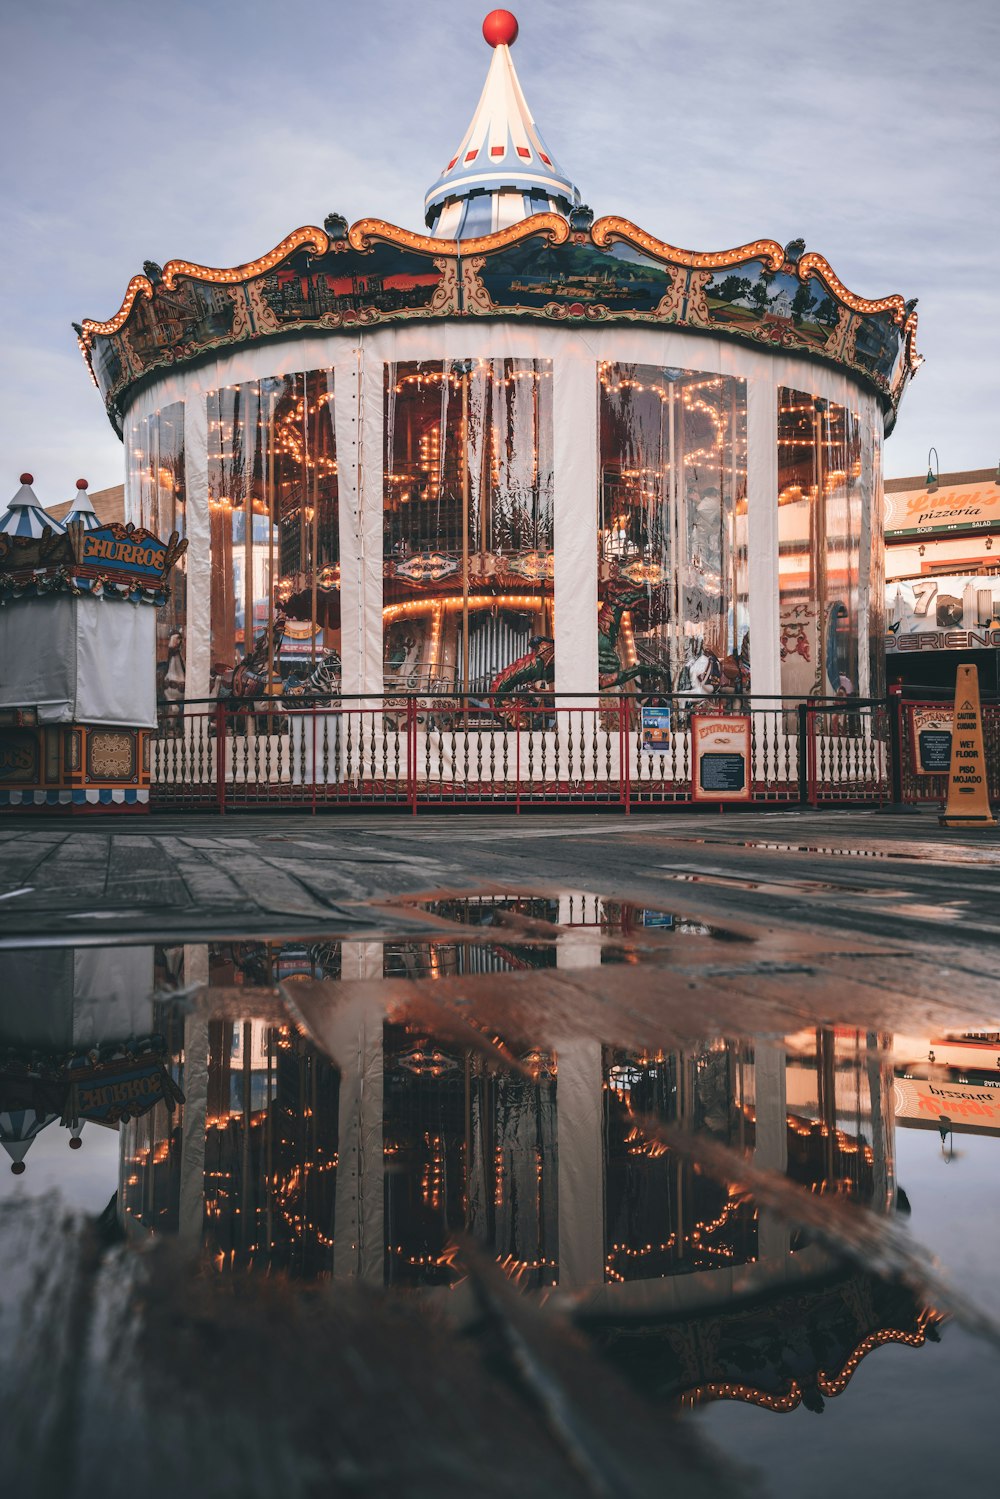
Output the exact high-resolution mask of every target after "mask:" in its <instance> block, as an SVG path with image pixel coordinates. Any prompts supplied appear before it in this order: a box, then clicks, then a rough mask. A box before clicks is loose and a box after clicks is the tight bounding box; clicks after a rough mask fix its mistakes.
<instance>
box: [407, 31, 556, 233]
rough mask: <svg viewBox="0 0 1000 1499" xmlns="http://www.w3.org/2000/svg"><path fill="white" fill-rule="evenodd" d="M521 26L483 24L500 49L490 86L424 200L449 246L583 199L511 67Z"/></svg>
mask: <svg viewBox="0 0 1000 1499" xmlns="http://www.w3.org/2000/svg"><path fill="white" fill-rule="evenodd" d="M517 30H518V28H517V21H516V19H515V18H514V16H512V15H511V13H510V11H507V10H494V11H491V12H490V14H489V15H488V16H487V17H486V20H485V21H484V22H483V35H484V36H485V38H486V40H487V41H488V42H489V44H490V46H491V47H492V48H493V60H492V62H491V63H490V70H489V72H488V73H487V75H486V84H485V86H484V88H483V92H482V95H481V96H480V100H479V103H478V104H477V106H476V110H475V113H474V114H473V116H472V123H471V124H470V125H469V128H468V130H467V131H466V132H465V135H464V136H463V137H462V142H461V145H460V146H459V148H458V150H457V151H456V152H455V153H454V155H453V156H452V158H451V160H450V161H449V162H448V165H447V166H446V167H445V169H444V171H443V172H442V173H441V176H440V177H439V178H438V180H437V181H436V182H435V183H434V185H433V187H432V188H431V189H430V191H429V192H428V194H427V196H426V198H425V200H424V213H425V217H426V221H427V225H428V228H430V230H431V232H432V233H433V234H435V235H437V236H438V237H439V238H441V239H469V238H471V237H473V236H475V235H480V234H490V233H492V232H494V231H495V230H497V229H505V228H506V227H507V226H508V225H509V224H515V223H518V222H519V221H520V220H522V219H526V218H528V217H529V216H530V215H531V214H533V213H551V212H555V213H564V214H565V213H568V212H569V210H570V209H571V208H573V207H575V206H576V204H578V203H579V202H580V193H579V190H578V189H577V188H576V187H575V185H574V184H573V183H572V182H571V181H570V179H569V178H568V177H567V176H566V174H565V172H563V170H562V168H561V167H560V166H559V164H558V162H557V161H556V160H555V157H554V156H553V155H552V153H551V151H550V150H549V148H548V146H547V145H546V144H545V141H544V140H543V139H542V135H541V132H540V131H539V129H538V127H537V125H536V124H535V120H534V116H533V115H532V113H531V110H530V109H529V108H528V101H527V100H526V99H525V97H524V93H523V92H522V89H521V85H520V83H519V82H518V77H517V73H516V72H515V71H514V64H513V62H512V60H511V55H510V48H511V44H512V43H513V42H514V40H515V39H516V37H517Z"/></svg>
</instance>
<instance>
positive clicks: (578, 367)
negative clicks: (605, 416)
mask: <svg viewBox="0 0 1000 1499" xmlns="http://www.w3.org/2000/svg"><path fill="white" fill-rule="evenodd" d="M552 380H553V392H552V407H553V423H554V427H555V433H554V453H553V459H554V470H555V472H554V503H555V528H554V534H555V539H554V546H555V637H556V683H557V685H558V687H559V690H560V691H561V692H596V691H597V484H598V453H597V443H598V432H597V356H596V354H595V353H594V351H593V349H592V348H591V347H590V346H589V344H588V342H587V340H586V339H585V338H582V337H570V336H569V335H566V336H564V337H563V338H562V339H561V340H560V344H559V351H558V353H557V354H556V356H555V358H554V360H553V371H552Z"/></svg>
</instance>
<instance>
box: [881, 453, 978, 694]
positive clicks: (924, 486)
mask: <svg viewBox="0 0 1000 1499" xmlns="http://www.w3.org/2000/svg"><path fill="white" fill-rule="evenodd" d="M885 543H886V548H885V562H886V674H887V677H888V682H889V685H890V686H892V685H893V684H897V683H901V684H902V685H903V687H904V689H905V690H908V691H910V692H911V694H912V693H914V692H917V691H925V692H929V693H930V694H931V695H935V694H937V693H938V692H941V693H942V694H943V695H947V694H948V693H950V692H952V691H953V690H954V685H955V669H956V667H958V666H962V665H972V666H976V667H978V669H979V682H980V688H981V690H982V691H983V692H984V693H987V694H991V695H994V694H997V693H998V692H1000V469H973V470H969V471H965V472H962V473H951V474H940V475H937V474H935V472H934V470H933V469H930V470H929V472H928V475H927V477H926V478H923V477H917V478H911V479H889V480H887V481H886V485H885Z"/></svg>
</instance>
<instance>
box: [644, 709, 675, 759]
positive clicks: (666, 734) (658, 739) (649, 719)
mask: <svg viewBox="0 0 1000 1499" xmlns="http://www.w3.org/2000/svg"><path fill="white" fill-rule="evenodd" d="M639 712H640V714H641V716H642V723H641V725H640V727H641V730H642V736H641V739H642V747H643V749H644V750H645V751H646V752H647V753H648V754H653V755H669V753H670V750H671V739H670V709H669V708H640V710H639Z"/></svg>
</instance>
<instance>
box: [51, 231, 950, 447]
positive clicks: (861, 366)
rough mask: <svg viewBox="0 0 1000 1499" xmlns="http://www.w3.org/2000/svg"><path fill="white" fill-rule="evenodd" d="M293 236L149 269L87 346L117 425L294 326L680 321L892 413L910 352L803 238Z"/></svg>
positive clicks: (882, 303) (890, 303)
mask: <svg viewBox="0 0 1000 1499" xmlns="http://www.w3.org/2000/svg"><path fill="white" fill-rule="evenodd" d="M327 226H328V229H329V230H330V233H327V232H326V231H324V230H321V229H317V228H305V229H298V230H295V232H294V233H293V234H290V235H289V236H288V237H287V238H286V239H285V240H283V241H282V242H281V244H280V245H277V246H276V247H275V248H274V250H272V251H270V253H269V254H268V255H265V256H263V257H262V258H261V259H260V260H257V261H251V262H249V263H247V264H246V265H242V266H235V267H233V268H231V269H226V270H215V269H212V268H210V267H206V266H197V265H192V264H190V263H189V262H187V261H171V262H170V263H169V264H168V265H167V266H166V267H165V268H163V269H161V268H160V267H159V266H156V265H154V264H152V262H147V265H146V273H145V274H144V275H140V276H134V277H133V278H132V281H131V282H130V283H129V287H128V290H127V292H126V296H125V299H124V301H123V302H122V305H121V307H120V308H119V310H118V312H117V313H116V314H115V316H114V317H113V318H111V319H110V320H108V321H107V322H94V321H87V322H85V323H83V324H82V325H78V328H77V331H78V335H79V339H80V346H81V349H82V351H83V353H84V356H85V358H86V359H87V360H88V363H89V364H90V366H91V369H92V371H93V373H94V376H95V379H96V380H97V383H98V386H99V387H100V389H101V392H102V394H103V396H104V398H105V402H106V404H107V406H108V409H109V413H110V414H111V416H112V420H117V417H118V415H119V414H120V411H121V409H122V407H123V406H124V402H125V399H126V397H127V392H128V389H129V387H130V386H131V385H132V384H133V383H134V382H135V381H136V380H138V379H139V378H140V377H141V376H143V375H145V374H148V373H149V372H150V371H151V370H153V369H156V368H158V367H162V366H167V365H171V364H177V363H184V362H186V361H188V360H191V359H193V358H195V357H197V356H198V355H200V354H203V353H205V352H207V351H208V350H211V349H214V348H218V347H223V346H228V345H234V344H241V343H246V342H249V341H251V340H254V339H257V338H261V337H267V336H269V335H273V334H279V333H282V332H284V331H286V330H290V329H301V328H308V327H318V328H331V329H332V328H340V327H349V326H352V325H355V324H365V325H367V324H373V323H382V322H390V323H391V322H396V321H400V320H406V319H410V318H426V317H455V316H463V315H464V316H471V317H490V316H495V317H505V316H510V315H511V314H514V315H517V316H524V317H538V318H543V319H550V318H555V319H560V320H561V319H567V320H570V321H572V320H577V319H579V320H586V321H622V322H636V321H638V322H647V321H648V322H655V323H660V324H663V323H675V324H679V325H681V326H687V327H691V328H705V329H711V330H712V331H714V332H720V333H725V334H728V335H730V336H736V337H742V338H747V339H750V340H752V341H753V342H755V343H761V344H764V345H765V346H771V347H774V346H775V345H776V346H778V347H780V348H788V349H796V350H801V351H803V352H806V353H813V354H816V355H818V356H820V357H822V358H824V359H827V360H830V361H832V362H833V363H835V364H837V365H840V366H841V367H846V368H848V369H850V370H852V371H854V372H855V373H857V374H860V375H861V376H863V377H864V378H866V379H867V380H869V381H870V382H871V383H872V384H873V385H874V386H875V387H876V389H877V390H878V392H879V393H880V395H882V396H883V398H886V399H887V402H888V406H889V410H888V414H889V416H890V418H891V417H892V416H893V415H894V411H895V408H896V406H897V405H898V402H899V399H900V397H901V395H902V390H903V386H904V385H905V383H906V380H907V379H908V377H909V376H910V375H911V374H912V373H913V372H914V371H915V370H916V369H917V367H918V366H919V364H920V362H921V360H920V356H919V355H918V354H917V353H916V350H915V347H914V342H915V337H916V321H917V320H916V312H915V310H914V308H915V303H913V302H905V301H904V300H903V298H902V297H901V296H899V295H896V294H893V295H891V296H887V297H881V298H878V299H874V300H873V299H869V298H864V297H859V296H856V295H855V294H854V293H853V292H851V291H849V290H848V288H847V287H846V286H845V285H844V284H843V283H842V282H841V281H840V279H839V278H838V277H837V275H836V273H835V272H834V271H833V269H832V267H831V266H830V265H829V263H828V262H827V261H826V260H825V259H824V257H823V256H821V255H818V254H815V253H814V252H809V253H804V251H805V246H804V245H803V243H802V241H801V240H793V241H791V243H790V244H789V245H787V246H786V247H785V248H784V249H782V248H781V246H780V245H779V244H778V243H777V242H776V241H774V240H755V241H753V242H752V243H750V244H747V245H741V246H738V247H736V248H734V249H732V250H722V251H717V252H712V253H705V254H702V253H696V252H693V251H687V250H682V249H679V248H677V247H676V246H672V245H669V244H666V243H665V242H662V241H660V240H657V239H655V238H654V237H653V236H652V235H650V234H648V233H646V231H645V230H642V229H640V228H638V227H637V226H636V225H634V224H632V223H630V222H629V221H628V220H627V219H622V218H617V217H607V218H602V219H599V220H598V221H597V222H596V223H593V224H592V223H591V222H590V215H589V211H585V210H582V209H580V210H577V211H576V212H575V213H574V215H573V216H572V219H571V221H570V222H567V220H566V219H564V218H562V217H561V216H560V215H559V214H554V213H545V214H536V215H534V216H533V217H532V218H531V219H529V220H526V221H524V222H522V223H519V224H515V225H513V226H511V228H509V229H504V230H500V231H498V232H497V233H495V234H490V235H487V236H484V237H483V238H481V239H468V240H463V241H461V243H458V242H455V241H452V240H443V239H442V240H435V239H433V238H430V237H428V236H425V235H419V234H412V233H410V232H409V231H408V230H404V229H399V228H396V227H395V226H394V225H392V224H387V223H384V222H383V221H381V220H378V219H362V220H360V221H359V222H358V223H356V224H355V225H353V227H352V228H351V229H350V230H348V229H347V227H346V223H345V222H344V221H343V220H340V219H338V218H336V216H331V219H329V220H328V221H327Z"/></svg>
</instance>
